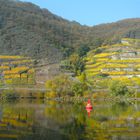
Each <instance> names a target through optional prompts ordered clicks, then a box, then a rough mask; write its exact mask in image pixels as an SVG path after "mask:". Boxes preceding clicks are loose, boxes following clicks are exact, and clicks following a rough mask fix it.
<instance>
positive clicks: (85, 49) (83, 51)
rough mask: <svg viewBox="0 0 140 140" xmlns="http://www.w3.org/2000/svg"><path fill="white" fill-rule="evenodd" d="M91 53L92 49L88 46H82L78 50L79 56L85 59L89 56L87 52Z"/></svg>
mask: <svg viewBox="0 0 140 140" xmlns="http://www.w3.org/2000/svg"><path fill="white" fill-rule="evenodd" d="M89 51H90V48H89V47H88V46H86V45H82V46H81V47H80V48H78V50H77V54H78V55H79V56H80V57H83V56H85V55H86V54H87V52H89Z"/></svg>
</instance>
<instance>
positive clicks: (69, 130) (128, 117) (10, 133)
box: [0, 99, 140, 140]
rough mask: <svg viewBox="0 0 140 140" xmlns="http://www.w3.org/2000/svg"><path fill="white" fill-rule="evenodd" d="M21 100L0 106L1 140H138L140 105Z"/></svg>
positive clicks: (105, 102)
mask: <svg viewBox="0 0 140 140" xmlns="http://www.w3.org/2000/svg"><path fill="white" fill-rule="evenodd" d="M91 103H92V106H93V109H92V111H91V112H90V113H89V114H88V113H87V111H86V109H85V106H86V101H78V100H77V101H64V100H59V101H55V100H41V99H20V100H14V101H1V103H0V140H140V103H139V102H138V101H134V102H124V101H120V102H119V101H117V102H114V101H101V100H100V101H98V100H96V101H92V102H91Z"/></svg>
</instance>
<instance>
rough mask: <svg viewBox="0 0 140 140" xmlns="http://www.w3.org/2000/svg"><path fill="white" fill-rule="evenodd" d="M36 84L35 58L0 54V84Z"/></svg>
mask: <svg viewBox="0 0 140 140" xmlns="http://www.w3.org/2000/svg"><path fill="white" fill-rule="evenodd" d="M13 84H14V85H27V84H29V85H31V84H35V70H34V68H33V60H32V59H30V58H29V57H23V56H4V55H0V86H3V85H13Z"/></svg>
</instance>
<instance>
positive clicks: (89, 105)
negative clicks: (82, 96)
mask: <svg viewBox="0 0 140 140" xmlns="http://www.w3.org/2000/svg"><path fill="white" fill-rule="evenodd" d="M86 110H87V113H88V116H89V117H90V112H91V111H92V105H91V102H90V99H88V102H87V105H86Z"/></svg>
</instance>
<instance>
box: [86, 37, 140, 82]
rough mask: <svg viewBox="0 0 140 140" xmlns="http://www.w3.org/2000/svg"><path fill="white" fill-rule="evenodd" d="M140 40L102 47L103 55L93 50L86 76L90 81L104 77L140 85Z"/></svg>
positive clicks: (88, 57)
mask: <svg viewBox="0 0 140 140" xmlns="http://www.w3.org/2000/svg"><path fill="white" fill-rule="evenodd" d="M139 47H140V40H138V39H127V38H124V39H122V41H121V43H120V44H114V45H110V46H103V47H101V49H102V50H104V51H103V52H102V53H96V50H93V51H91V52H89V53H88V55H87V57H86V66H85V68H86V70H85V72H86V75H87V77H88V78H89V79H94V78H96V77H98V76H103V77H106V78H110V79H120V80H124V79H125V80H126V81H129V82H128V83H132V82H131V80H132V79H135V82H138V83H140V82H139V81H140V50H139Z"/></svg>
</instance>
